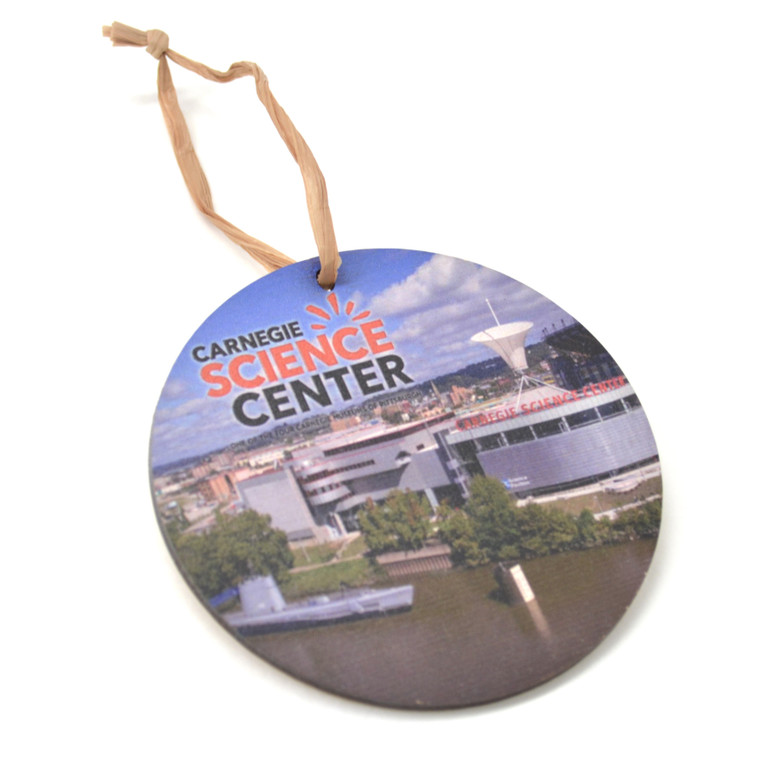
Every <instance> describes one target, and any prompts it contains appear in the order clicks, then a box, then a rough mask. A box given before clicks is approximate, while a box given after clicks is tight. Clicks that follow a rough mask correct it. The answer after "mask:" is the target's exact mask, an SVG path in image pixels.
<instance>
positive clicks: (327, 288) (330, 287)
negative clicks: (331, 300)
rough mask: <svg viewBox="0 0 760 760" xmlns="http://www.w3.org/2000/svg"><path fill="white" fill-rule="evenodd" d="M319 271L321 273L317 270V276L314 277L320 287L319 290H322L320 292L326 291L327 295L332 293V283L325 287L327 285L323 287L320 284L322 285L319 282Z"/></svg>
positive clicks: (333, 284) (333, 285)
mask: <svg viewBox="0 0 760 760" xmlns="http://www.w3.org/2000/svg"><path fill="white" fill-rule="evenodd" d="M321 271H322V270H321V269H317V274H316V276H315V279H316V281H317V285H319V287H320V288H322V290H326V291H327V292H328V293H331V292H332V290H333V288H334V287H335V283H334V282H333V283H331V284H329V285H327V284H325V285H323V284H322V283H321V282H320V281H319V275H320V272H321Z"/></svg>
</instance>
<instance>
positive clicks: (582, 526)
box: [575, 509, 599, 549]
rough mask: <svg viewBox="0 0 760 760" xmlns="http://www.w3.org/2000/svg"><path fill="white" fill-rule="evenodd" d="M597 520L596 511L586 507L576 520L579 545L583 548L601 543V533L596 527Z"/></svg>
mask: <svg viewBox="0 0 760 760" xmlns="http://www.w3.org/2000/svg"><path fill="white" fill-rule="evenodd" d="M596 525H597V522H596V519H595V517H594V513H593V512H592V511H591V510H590V509H584V510H583V511H582V512H581V513H580V514H579V515H578V518H577V520H576V521H575V526H576V528H577V529H578V539H577V545H578V547H579V548H581V549H590V548H591V547H592V546H596V545H597V543H599V535H598V531H597V528H596Z"/></svg>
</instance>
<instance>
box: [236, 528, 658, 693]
mask: <svg viewBox="0 0 760 760" xmlns="http://www.w3.org/2000/svg"><path fill="white" fill-rule="evenodd" d="M654 544H655V542H654V541H653V540H640V541H632V542H628V543H625V544H618V545H614V546H607V547H602V548H598V549H592V550H588V551H579V552H568V553H566V554H559V555H555V556H551V557H542V558H540V559H535V560H528V561H525V562H523V563H522V568H523V571H524V572H525V575H526V577H527V579H528V581H529V582H530V584H531V586H532V587H533V590H534V592H535V594H536V600H535V601H534V602H531V603H529V604H527V605H521V606H517V607H509V606H508V605H506V604H505V603H504V602H502V601H500V600H499V598H498V594H497V593H496V589H497V585H496V582H495V581H494V579H493V575H492V568H491V567H482V568H477V569H474V570H464V569H455V570H449V571H445V572H440V573H429V574H426V575H415V576H411V577H410V578H408V579H405V578H402V579H396V582H395V583H389V584H388V585H402V584H403V583H412V584H413V585H414V587H415V597H414V606H413V608H412V610H411V611H410V612H405V613H400V614H397V615H391V616H389V617H387V618H375V619H369V620H361V621H356V622H352V623H342V624H337V625H332V626H329V627H326V628H313V629H307V630H300V631H288V632H281V633H273V634H267V635H262V636H252V637H247V638H246V639H244V641H245V643H246V645H247V646H249V647H250V648H251V649H252V650H253V651H255V652H256V653H257V654H259V655H261V656H262V657H264V658H265V659H267V660H269V661H270V662H272V663H273V664H274V665H277V666H278V667H280V668H282V669H283V670H285V671H287V672H288V673H291V674H292V675H294V676H296V677H298V678H301V679H303V680H305V681H308V682H310V683H313V684H315V685H317V686H320V687H322V688H325V689H328V690H330V691H334V692H336V693H339V694H342V695H345V696H349V697H353V698H355V699H360V700H363V701H367V702H372V703H379V704H384V705H390V706H397V707H417V708H436V707H454V706H461V705H473V704H480V703H483V702H490V701H493V700H496V699H501V698H504V697H507V696H510V695H512V694H517V693H518V692H521V691H524V690H525V689H528V688H531V687H533V686H537V685H538V684H540V683H543V682H544V681H546V680H548V679H550V678H551V677H552V676H555V675H557V674H559V673H561V672H563V671H564V670H566V669H567V668H569V667H570V666H571V665H573V664H575V663H576V662H578V660H580V659H581V658H582V657H583V656H584V655H586V654H588V653H589V652H590V651H591V650H592V649H594V647H596V645H597V644H598V643H599V642H600V641H601V640H602V638H604V636H605V635H606V634H607V633H608V632H609V631H610V629H611V628H612V627H613V626H614V625H615V623H616V622H617V621H618V620H619V619H620V617H621V616H622V615H623V613H624V612H625V610H626V608H627V607H628V605H629V604H630V603H631V601H632V599H633V597H634V595H635V593H636V591H637V590H638V588H639V586H640V584H641V582H642V580H643V578H644V574H645V573H646V570H647V568H648V567H649V563H650V561H651V557H652V552H653V551H654Z"/></svg>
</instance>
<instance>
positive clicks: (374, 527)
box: [359, 499, 397, 554]
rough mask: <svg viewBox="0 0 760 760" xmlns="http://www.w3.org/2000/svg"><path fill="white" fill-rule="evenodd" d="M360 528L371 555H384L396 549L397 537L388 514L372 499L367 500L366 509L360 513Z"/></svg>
mask: <svg viewBox="0 0 760 760" xmlns="http://www.w3.org/2000/svg"><path fill="white" fill-rule="evenodd" d="M359 527H360V528H361V531H362V533H363V534H364V540H365V541H366V543H367V548H368V549H369V551H370V553H371V554H382V553H383V552H389V551H393V550H394V549H395V548H396V546H397V544H396V536H395V535H394V533H393V528H392V526H391V521H390V519H389V517H388V513H387V511H386V510H385V509H384V508H383V507H381V506H378V505H377V504H376V503H375V502H374V501H373V500H372V499H367V503H366V504H365V505H364V508H363V509H362V510H361V511H360V512H359Z"/></svg>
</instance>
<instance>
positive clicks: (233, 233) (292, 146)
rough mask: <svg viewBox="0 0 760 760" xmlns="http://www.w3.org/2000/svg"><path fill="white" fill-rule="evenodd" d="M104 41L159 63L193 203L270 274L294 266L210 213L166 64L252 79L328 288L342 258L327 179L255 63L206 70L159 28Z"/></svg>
mask: <svg viewBox="0 0 760 760" xmlns="http://www.w3.org/2000/svg"><path fill="white" fill-rule="evenodd" d="M103 36H105V37H109V38H110V39H111V41H112V42H113V44H114V45H124V46H132V47H144V48H146V49H147V51H148V52H149V53H150V54H151V55H152V56H153V57H154V58H157V59H158V99H159V103H160V105H161V111H162V113H163V115H164V120H165V121H166V126H167V129H168V130H169V136H170V138H171V142H172V147H173V148H174V155H175V156H176V158H177V163H178V164H179V168H180V171H181V172H182V176H183V177H184V180H185V184H186V185H187V188H188V190H189V191H190V195H191V196H192V198H193V201H194V202H195V204H196V206H197V207H198V208H199V209H200V211H201V212H202V213H203V214H205V215H206V216H207V217H208V218H209V219H210V220H211V221H212V222H213V223H214V224H215V225H216V226H217V227H218V228H219V229H220V230H221V231H222V232H223V233H224V234H225V235H227V237H228V238H230V239H231V240H232V241H234V242H235V243H237V244H238V245H240V246H241V247H242V248H243V249H244V250H245V251H246V252H247V253H248V254H249V255H250V256H251V257H253V258H254V259H255V260H256V261H258V262H259V263H260V264H262V265H263V266H264V267H266V268H267V269H268V270H269V271H273V270H275V269H279V268H280V267H282V266H285V265H286V264H291V263H293V259H291V258H290V257H289V256H286V255H285V254H283V253H280V252H279V251H278V250H276V249H275V248H272V247H271V246H269V245H267V244H266V243H263V242H262V241H260V240H257V239H256V238H254V237H251V236H250V235H248V234H246V233H245V232H243V231H242V230H240V229H238V228H237V227H235V226H234V225H233V224H230V223H229V222H228V221H227V220H226V219H224V218H223V217H221V216H219V214H217V213H216V211H215V210H214V206H213V203H212V200H211V190H210V188H209V185H208V180H207V179H206V175H205V173H204V172H203V169H202V168H201V165H200V161H199V160H198V157H197V155H196V154H195V149H194V148H193V144H192V141H191V139H190V132H189V130H188V128H187V123H186V122H185V117H184V116H183V115H182V111H181V109H180V107H179V102H178V100H177V92H176V90H175V89H174V83H173V81H172V77H171V73H170V71H169V64H168V62H167V59H169V60H171V61H173V62H174V63H176V64H178V65H179V66H182V67H183V68H186V69H188V70H189V71H193V72H195V73H196V74H198V75H199V76H202V77H204V78H205V79H209V80H211V81H213V82H231V81H233V80H235V79H239V78H241V77H245V76H252V77H253V78H254V79H255V80H256V93H257V95H258V97H259V100H260V101H261V102H262V103H263V104H264V107H265V108H266V109H267V112H268V113H269V116H270V118H271V119H272V121H273V123H274V125H275V127H276V128H277V132H278V133H279V135H280V137H281V138H282V139H283V141H284V142H285V144H286V145H287V147H288V150H289V151H290V154H291V155H292V156H293V158H294V159H295V161H296V163H297V164H298V166H299V168H300V170H301V175H302V177H303V181H304V187H305V190H306V203H307V206H308V209H309V219H310V221H311V228H312V231H313V233H314V239H315V241H316V243H317V249H318V251H319V258H320V262H321V268H320V271H319V276H318V280H319V284H320V285H321V286H322V287H323V288H330V287H332V286H333V285H334V284H335V280H336V278H337V274H338V267H339V266H340V256H339V254H338V245H337V243H336V240H335V231H334V229H333V223H332V216H331V214H330V207H329V205H328V202H327V186H326V185H325V179H324V177H323V176H322V172H321V171H320V169H319V166H318V165H317V162H316V159H315V158H314V155H313V154H312V152H311V150H310V149H309V146H308V145H307V144H306V142H305V140H304V139H303V137H302V136H301V134H300V133H299V132H298V130H297V129H296V128H295V127H294V126H293V122H292V121H291V120H290V118H289V117H288V115H287V114H286V113H285V111H284V110H283V109H282V106H280V104H279V103H278V102H277V101H276V100H275V98H274V96H273V95H272V93H271V91H270V89H269V82H268V81H267V78H266V76H265V74H264V72H263V71H262V70H261V69H260V68H259V67H258V66H257V65H256V64H255V63H250V62H247V61H242V62H239V63H233V64H232V65H231V66H230V67H229V69H227V71H217V70H216V69H212V68H209V67H208V66H205V65H204V64H202V63H198V62H197V61H193V60H190V59H189V58H185V57H184V56H183V55H180V54H179V53H176V52H175V51H173V50H171V49H170V48H169V37H168V35H167V34H166V33H165V32H162V31H160V30H158V29H151V30H149V31H147V32H143V31H141V30H139V29H135V28H133V27H131V26H127V25H126V24H120V23H118V22H114V23H113V24H112V25H111V26H104V27H103Z"/></svg>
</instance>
